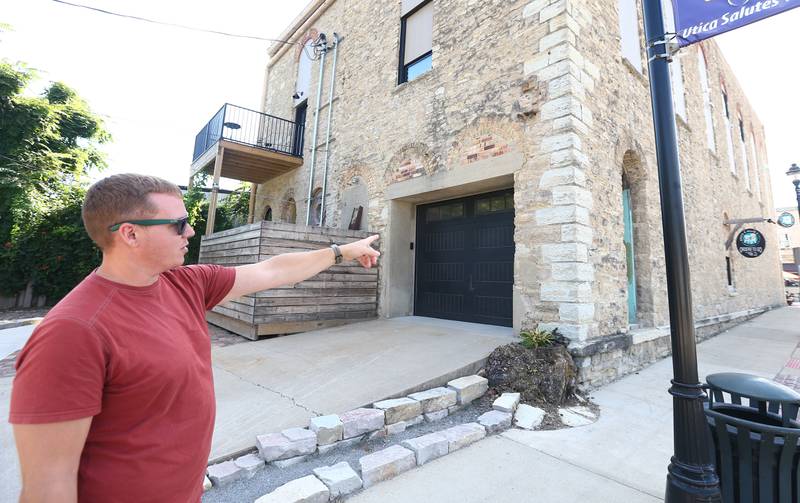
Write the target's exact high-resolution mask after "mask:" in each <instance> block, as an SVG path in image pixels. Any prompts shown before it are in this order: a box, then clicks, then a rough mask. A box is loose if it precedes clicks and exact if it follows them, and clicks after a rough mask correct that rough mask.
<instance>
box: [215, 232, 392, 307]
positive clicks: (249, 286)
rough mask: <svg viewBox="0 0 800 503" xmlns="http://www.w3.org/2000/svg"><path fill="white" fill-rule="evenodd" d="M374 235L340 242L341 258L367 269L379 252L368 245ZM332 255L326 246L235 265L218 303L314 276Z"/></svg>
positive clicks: (331, 259)
mask: <svg viewBox="0 0 800 503" xmlns="http://www.w3.org/2000/svg"><path fill="white" fill-rule="evenodd" d="M376 239H378V236H370V237H368V238H365V239H362V240H360V241H355V242H353V243H348V244H346V245H340V247H339V248H340V249H341V252H342V257H343V259H344V260H345V261H347V260H358V262H359V263H360V264H361V265H362V266H364V267H365V268H367V269H369V268H370V267H372V266H374V265H376V264H377V263H378V256H379V255H380V253H379V252H378V251H377V250H376V249H374V248H372V247H371V246H370V244H371V243H372V242H373V241H375V240H376ZM334 260H335V255H334V253H333V250H332V249H330V248H323V249H321V250H314V251H309V252H299V253H284V254H282V255H278V256H275V257H272V258H270V259H267V260H264V261H262V262H258V263H256V264H248V265H243V266H239V267H237V268H236V280H235V281H234V283H233V287H232V288H231V291H230V292H228V295H226V296H225V298H224V299H223V300H222V301H221V302H227V301H229V300H231V299H235V298H236V297H241V296H242V295H247V294H250V293H255V292H260V291H261V290H268V289H270V288H276V287H279V286H285V285H294V284H295V283H299V282H301V281H304V280H307V279H308V278H310V277H312V276H316V275H317V274H319V273H320V272H322V271H324V270H325V269H327V268H329V267H330V266H332V265H333V264H334Z"/></svg>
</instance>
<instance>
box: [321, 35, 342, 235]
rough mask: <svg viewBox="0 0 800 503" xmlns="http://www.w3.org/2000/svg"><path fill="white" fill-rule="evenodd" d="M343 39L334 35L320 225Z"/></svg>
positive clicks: (322, 217)
mask: <svg viewBox="0 0 800 503" xmlns="http://www.w3.org/2000/svg"><path fill="white" fill-rule="evenodd" d="M341 40H342V39H341V38H339V35H337V34H336V32H334V33H333V69H332V70H331V89H330V91H329V92H328V128H327V129H326V132H325V161H324V162H323V164H322V165H323V166H324V170H323V176H322V207H321V208H320V219H319V224H320V225H323V224H324V223H325V199H326V197H327V194H328V155H329V153H330V151H331V148H330V143H331V117H332V115H333V86H334V84H335V83H336V59H337V58H336V56H337V55H338V54H339V42H341Z"/></svg>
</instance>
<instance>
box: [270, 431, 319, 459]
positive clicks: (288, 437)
mask: <svg viewBox="0 0 800 503" xmlns="http://www.w3.org/2000/svg"><path fill="white" fill-rule="evenodd" d="M256 447H258V453H259V455H260V456H261V457H262V458H263V459H264V460H265V461H267V462H270V461H275V460H278V459H289V458H294V457H297V456H303V455H305V454H312V453H313V452H314V451H316V450H317V436H316V435H315V434H314V432H312V431H309V430H305V429H303V428H289V429H288V430H283V431H282V432H281V433H270V434H267V435H259V436H257V437H256Z"/></svg>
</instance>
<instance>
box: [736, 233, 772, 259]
mask: <svg viewBox="0 0 800 503" xmlns="http://www.w3.org/2000/svg"><path fill="white" fill-rule="evenodd" d="M766 245H767V241H766V239H764V235H763V234H761V233H760V232H758V231H757V230H755V229H745V230H743V231H742V232H740V233H739V235H738V236H736V249H737V250H739V253H741V254H742V255H744V256H745V257H747V258H756V257H758V256H759V255H761V254H762V253H764V248H765V247H766Z"/></svg>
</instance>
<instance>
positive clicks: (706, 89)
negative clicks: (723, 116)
mask: <svg viewBox="0 0 800 503" xmlns="http://www.w3.org/2000/svg"><path fill="white" fill-rule="evenodd" d="M697 65H698V68H699V69H700V89H701V90H702V92H703V111H704V112H705V116H706V143H707V144H708V148H709V149H710V150H711V151H712V152H716V151H717V141H716V139H715V138H714V114H713V113H712V109H711V88H710V86H709V85H708V68H707V67H706V57H705V55H704V54H703V51H702V50H700V49H698V51H697Z"/></svg>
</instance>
